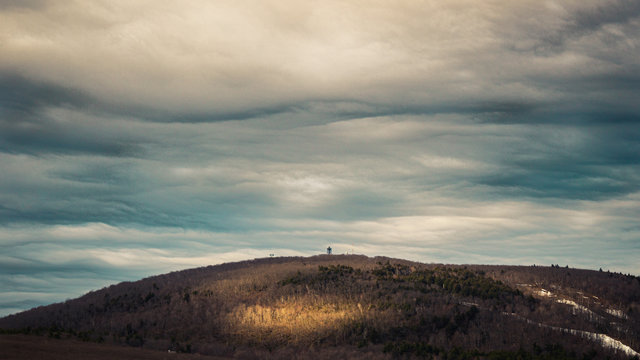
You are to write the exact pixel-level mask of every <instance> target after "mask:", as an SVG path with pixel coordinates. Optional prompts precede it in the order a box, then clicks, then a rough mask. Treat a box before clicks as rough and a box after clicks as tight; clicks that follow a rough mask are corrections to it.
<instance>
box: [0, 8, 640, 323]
mask: <svg viewBox="0 0 640 360" xmlns="http://www.w3.org/2000/svg"><path fill="white" fill-rule="evenodd" d="M639 97H640V2H638V1H624V0H620V1H607V0H575V1H570V0H567V1H540V0H531V1H528V0H519V1H506V0H499V1H498V0H482V1H478V0H450V1H436V0H434V1H428V0H427V1H417V0H411V1H402V0H400V1H398V0H394V1H372V0H367V1H364V0H363V1H355V0H354V1H330V0H329V1H327V0H325V1H298V0H292V1H270V0H263V1H238V0H229V1H205V0H187V1H185V0H183V1H157V0H153V1H130V0H118V1H114V0H108V1H107V0H104V1H91V2H86V1H48V0H29V1H26V0H2V1H0V315H6V314H9V313H13V312H16V311H19V310H24V309H28V308H30V307H32V306H36V305H41V304H47V303H50V302H54V301H62V300H64V299H67V298H72V297H76V296H78V295H81V294H83V293H84V292H86V291H88V290H92V289H98V288H101V287H103V286H105V285H108V284H112V283H116V282H120V281H124V280H137V279H139V278H142V277H145V276H149V275H154V274H159V273H164V272H168V271H173V270H178V269H185V268H190V267H196V266H203V265H209V264H216V263H221V262H227V261H235V260H241V259H251V258H255V257H265V256H269V254H271V253H273V254H276V255H279V256H284V255H305V256H306V255H312V254H317V253H320V252H322V251H324V249H325V248H326V247H327V246H328V245H331V246H332V247H333V249H334V252H336V253H344V252H347V251H349V252H354V253H360V254H366V255H369V256H375V255H387V256H392V257H399V258H407V259H412V260H418V261H422V262H444V263H487V264H525V265H531V264H543V265H550V264H556V263H557V264H560V265H562V266H564V265H567V264H568V265H569V266H572V267H582V268H590V269H599V268H600V267H602V268H603V269H605V270H611V271H621V272H624V273H633V274H636V275H639V274H640V261H639V260H638V259H639V258H640V221H639V219H640V99H639Z"/></svg>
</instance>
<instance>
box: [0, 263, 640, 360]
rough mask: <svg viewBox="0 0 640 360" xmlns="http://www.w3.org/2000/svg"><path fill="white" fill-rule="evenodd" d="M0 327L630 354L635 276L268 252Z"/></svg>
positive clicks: (639, 318) (322, 349)
mask: <svg viewBox="0 0 640 360" xmlns="http://www.w3.org/2000/svg"><path fill="white" fill-rule="evenodd" d="M0 329H2V333H3V335H2V336H1V337H2V338H3V341H13V342H12V344H14V347H13V348H12V349H14V352H17V350H16V349H18V348H20V346H19V345H15V344H18V343H19V341H26V342H29V340H28V339H33V342H34V343H39V344H40V345H39V346H45V345H42V341H43V339H46V341H47V344H65V341H66V342H70V341H75V342H77V341H85V342H86V343H87V344H95V346H96V348H95V349H96V352H97V351H103V350H99V349H101V348H100V347H99V346H104V347H107V346H114V344H120V345H127V346H129V348H126V349H132V350H131V351H133V348H142V349H143V350H144V349H146V350H162V352H157V354H162V356H164V357H166V356H167V354H168V353H169V354H171V353H173V352H175V353H176V354H175V356H179V355H180V354H179V353H197V354H201V355H202V356H204V355H215V356H220V357H240V358H333V359H337V358H363V359H365V358H366V359H372V358H380V359H386V358H398V357H400V358H412V357H418V358H435V359H475V358H490V359H600V358H602V359H604V358H611V359H629V358H640V354H638V351H639V350H640V278H639V277H635V276H631V275H624V274H618V273H610V272H603V271H592V270H581V269H573V268H568V267H559V266H557V265H553V266H551V267H548V266H492V265H442V264H423V263H418V262H411V261H406V260H400V259H390V258H385V257H375V258H369V257H366V256H360V255H320V256H313V257H307V258H303V257H283V258H266V259H256V260H252V261H243V262H237V263H228V264H222V265H216V266H209V267H203V268H197V269H191V270H184V271H179V272H172V273H169V274H164V275H159V276H153V277H149V278H146V279H143V280H140V281H136V282H123V283H120V284H117V285H113V286H110V287H108V288H103V289H101V290H98V291H93V292H90V293H88V294H86V295H84V296H82V297H80V298H77V299H74V300H68V301H66V302H64V303H58V304H53V305H48V306H42V307H38V308H34V309H31V310H29V311H25V312H22V313H19V314H15V315H10V316H7V317H5V318H2V319H0ZM16 334H21V335H16ZM24 335H30V336H27V337H25V336H24ZM38 335H39V336H38ZM18 336H20V337H18ZM56 338H61V340H60V342H56V341H54V340H53V339H56ZM16 339H17V340H16ZM25 339H27V340H25ZM63 339H67V340H63ZM69 339H70V340H69ZM70 344H71V343H70ZM47 346H48V345H47ZM52 346H53V345H52ZM70 346H71V345H70ZM118 349H120V350H122V349H123V348H121V347H119V348H118ZM137 350H140V349H137ZM122 351H124V350H122ZM140 351H141V350H140ZM5 354H6V353H5ZM164 357H163V358H164ZM6 358H10V357H6ZM12 358H20V357H19V356H14V357H12ZM96 358H98V357H96ZM159 358H160V357H159Z"/></svg>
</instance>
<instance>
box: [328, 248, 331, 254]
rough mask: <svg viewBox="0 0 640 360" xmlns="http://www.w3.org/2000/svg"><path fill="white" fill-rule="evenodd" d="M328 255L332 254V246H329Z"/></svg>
mask: <svg viewBox="0 0 640 360" xmlns="http://www.w3.org/2000/svg"><path fill="white" fill-rule="evenodd" d="M327 255H331V246H329V247H328V248H327Z"/></svg>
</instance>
